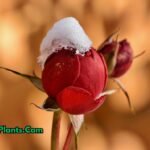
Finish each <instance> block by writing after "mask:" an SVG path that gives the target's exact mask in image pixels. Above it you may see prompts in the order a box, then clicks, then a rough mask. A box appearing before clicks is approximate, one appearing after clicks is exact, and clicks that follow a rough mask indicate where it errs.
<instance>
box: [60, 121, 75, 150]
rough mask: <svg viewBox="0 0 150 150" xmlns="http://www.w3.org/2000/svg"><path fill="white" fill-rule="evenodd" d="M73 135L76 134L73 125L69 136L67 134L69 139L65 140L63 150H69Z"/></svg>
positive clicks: (69, 130) (70, 127)
mask: <svg viewBox="0 0 150 150" xmlns="http://www.w3.org/2000/svg"><path fill="white" fill-rule="evenodd" d="M73 133H74V129H73V125H72V123H71V124H70V126H69V129H68V134H67V137H66V140H65V144H64V147H63V150H68V149H69V147H70V144H71V140H72V136H73Z"/></svg>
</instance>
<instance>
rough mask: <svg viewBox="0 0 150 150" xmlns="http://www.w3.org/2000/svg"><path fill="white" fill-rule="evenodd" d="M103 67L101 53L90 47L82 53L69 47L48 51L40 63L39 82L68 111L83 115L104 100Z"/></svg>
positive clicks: (104, 72)
mask: <svg viewBox="0 0 150 150" xmlns="http://www.w3.org/2000/svg"><path fill="white" fill-rule="evenodd" d="M106 80H107V68H106V65H105V60H104V59H103V56H102V55H101V54H99V55H98V53H97V52H96V51H95V49H94V48H91V49H90V50H89V51H88V52H86V53H85V54H84V56H83V55H81V54H76V53H75V50H72V48H67V49H64V48H62V49H61V50H59V51H57V52H54V53H53V54H51V55H50V56H49V57H48V59H47V60H46V63H45V65H44V70H43V72H42V83H43V87H44V89H45V91H46V93H47V94H48V95H49V97H52V98H54V99H55V100H56V102H57V104H58V105H59V107H60V108H61V109H62V110H64V111H66V112H68V113H70V114H84V113H88V112H90V111H93V110H95V109H96V108H98V107H99V106H101V105H102V103H103V102H104V97H103V96H99V95H100V94H101V93H102V92H103V90H104V87H105V85H106Z"/></svg>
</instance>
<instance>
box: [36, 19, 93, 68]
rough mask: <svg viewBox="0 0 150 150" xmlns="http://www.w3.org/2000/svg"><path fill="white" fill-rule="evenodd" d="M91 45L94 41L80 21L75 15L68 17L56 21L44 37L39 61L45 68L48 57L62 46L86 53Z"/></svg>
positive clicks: (82, 53)
mask: <svg viewBox="0 0 150 150" xmlns="http://www.w3.org/2000/svg"><path fill="white" fill-rule="evenodd" d="M91 46H92V41H91V40H90V39H89V38H88V36H87V35H86V33H85V32H84V30H83V28H82V27H81V26H80V24H79V22H78V21H77V20H76V19H75V18H73V17H67V18H64V19H61V20H59V21H58V22H56V23H55V24H54V25H53V27H52V28H51V29H50V30H49V31H48V33H47V35H46V36H45V37H44V39H43V41H42V43H41V46H40V52H41V54H40V56H39V58H38V62H39V63H40V64H41V66H42V68H43V67H44V63H45V61H46V59H47V58H48V57H49V56H50V55H51V54H52V53H54V52H57V51H58V50H60V49H61V48H64V49H66V48H67V47H72V48H74V49H76V54H81V55H84V53H85V52H87V51H89V49H90V47H91Z"/></svg>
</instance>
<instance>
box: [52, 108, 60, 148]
mask: <svg viewBox="0 0 150 150" xmlns="http://www.w3.org/2000/svg"><path fill="white" fill-rule="evenodd" d="M60 114H61V111H56V112H54V116H53V124H52V136H51V150H59V134H60V121H61V115H60Z"/></svg>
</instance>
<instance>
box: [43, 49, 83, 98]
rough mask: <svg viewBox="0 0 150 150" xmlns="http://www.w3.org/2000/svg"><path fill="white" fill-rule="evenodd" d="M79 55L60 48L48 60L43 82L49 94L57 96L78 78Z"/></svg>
mask: <svg viewBox="0 0 150 150" xmlns="http://www.w3.org/2000/svg"><path fill="white" fill-rule="evenodd" d="M79 68H80V64H79V60H78V57H77V56H76V55H75V54H74V52H73V51H70V50H60V51H58V52H57V53H54V54H52V55H51V56H50V57H49V58H48V60H47V61H46V64H45V68H44V70H43V73H42V82H43V87H44V89H45V91H46V92H47V93H48V95H49V96H52V97H55V96H56V95H57V94H58V93H59V92H60V91H61V90H63V89H64V88H65V87H67V86H70V85H72V84H73V83H74V81H75V80H76V79H77V78H78V76H79V72H80V69H79Z"/></svg>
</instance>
